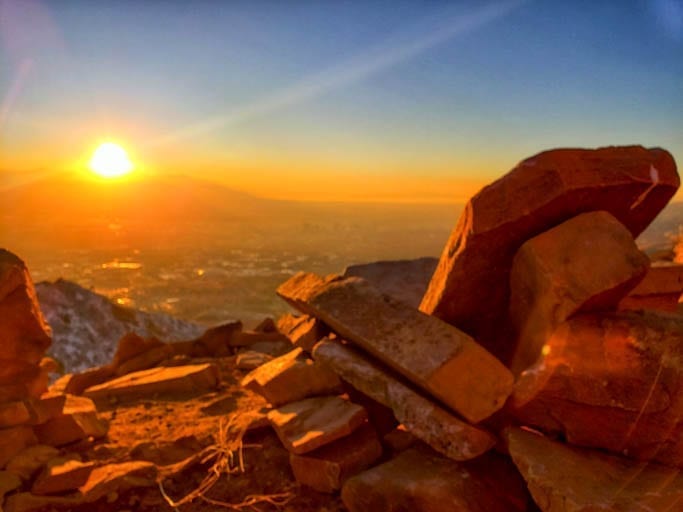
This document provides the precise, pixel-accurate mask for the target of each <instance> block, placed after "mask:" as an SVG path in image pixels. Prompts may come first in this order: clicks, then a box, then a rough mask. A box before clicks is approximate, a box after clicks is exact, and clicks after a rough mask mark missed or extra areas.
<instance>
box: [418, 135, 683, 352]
mask: <svg viewBox="0 0 683 512" xmlns="http://www.w3.org/2000/svg"><path fill="white" fill-rule="evenodd" d="M679 184H680V180H679V177H678V174H677V171H676V163H675V162H674V159H673V158H672V156H671V155H670V154H669V153H668V152H667V151H665V150H663V149H659V148H656V149H646V148H643V147H641V146H627V147H606V148H600V149H554V150H551V151H544V152H543V153H539V154H537V155H535V156H532V157H531V158H527V159H526V160H524V161H522V162H521V163H519V164H518V165H517V166H516V167H515V168H514V169H513V170H512V171H510V172H509V173H508V174H506V175H505V176H503V177H502V178H501V179H499V180H497V181H495V182H493V183H492V184H490V185H488V186H487V187H484V188H483V189H482V190H481V191H480V192H479V193H478V194H477V195H475V196H474V197H472V198H471V199H470V200H469V202H468V203H467V205H466V206H465V209H464V210H463V213H462V215H461V216H460V220H459V221H458V224H457V225H456V227H455V229H454V230H453V232H452V233H451V236H450V238H449V240H448V242H447V243H446V246H445V248H444V250H443V252H442V254H441V259H440V260H439V265H438V266H437V269H436V271H435V272H434V276H433V277H432V280H431V282H430V284H429V288H428V289H427V292H426V293H425V296H424V299H423V300H422V303H421V305H420V309H421V310H422V311H424V312H425V313H429V314H431V315H434V316H436V317H438V318H441V319H443V320H445V321H447V322H448V323H450V324H452V325H455V326H457V327H459V328H460V329H462V330H464V331H465V332H467V333H468V334H470V335H471V336H473V337H474V338H475V339H476V340H477V341H478V342H479V343H481V344H482V345H484V347H486V348H487V349H489V350H490V351H491V352H492V353H494V354H497V353H499V352H500V351H501V350H503V352H504V349H505V345H506V344H507V343H509V338H508V337H507V336H504V335H503V336H501V332H500V330H501V318H505V315H506V314H507V311H508V306H509V293H510V292H509V284H508V283H509V274H510V268H511V266H512V259H513V258H514V256H515V253H516V252H517V250H518V249H519V247H520V246H521V245H522V244H523V243H524V242H525V241H527V240H529V239H530V238H533V237H534V236H536V235H539V234H541V233H543V232H544V231H547V230H548V229H551V228H552V227H554V226H557V225H558V224H560V223H562V222H564V221H565V220H567V219H570V218H572V217H574V216H576V215H578V214H580V213H584V212H589V211H597V210H604V211H607V212H609V213H611V214H612V215H614V217H616V218H617V220H618V221H619V222H621V223H622V224H624V225H625V226H626V227H627V228H628V230H629V231H630V232H631V234H632V235H633V237H634V238H635V237H637V235H638V234H639V233H641V232H642V231H643V230H644V229H645V228H646V227H647V226H648V224H650V222H652V220H653V219H654V218H655V217H656V216H657V214H658V213H659V212H660V211H661V210H662V209H663V208H664V206H665V205H666V204H667V203H668V202H669V200H670V199H671V198H672V197H673V195H674V194H675V193H676V190H677V189H678V186H679Z"/></svg>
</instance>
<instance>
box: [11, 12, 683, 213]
mask: <svg viewBox="0 0 683 512" xmlns="http://www.w3.org/2000/svg"><path fill="white" fill-rule="evenodd" d="M104 140H114V141H116V142H118V143H119V144H121V145H122V146H123V147H124V148H125V149H126V150H127V151H128V153H129V156H130V158H131V160H132V161H133V163H134V165H135V167H136V172H137V173H140V175H145V174H154V173H157V174H164V173H169V174H187V175H190V176H196V177H200V178H202V179H209V180H214V181H217V182H220V183H222V184H225V185H227V186H229V187H232V188H235V189H239V190H244V191H247V192H250V193H253V194H256V195H260V196H266V197H275V198H287V199H304V200H311V199H319V200H354V201H356V200H383V201H394V200H395V201H461V200H464V199H466V198H467V197H468V196H469V195H471V194H472V193H474V192H476V190H477V189H478V188H479V187H481V186H482V185H483V184H485V183H487V182H489V181H491V180H492V179H495V178H496V177H498V176H500V175H502V174H503V173H505V172H506V171H508V170H509V169H510V168H512V167H513V166H514V165H515V163H516V162H518V161H519V160H521V159H522V158H524V157H527V156H530V155H532V154H534V153H536V152H539V151H541V150H543V149H549V148H552V147H558V146H586V147H596V146H601V145H610V144H643V145H646V146H662V147H664V148H667V149H668V150H669V151H671V152H672V153H673V155H674V157H675V158H676V160H677V162H678V165H679V168H680V167H681V163H682V162H683V1H681V0H615V1H600V0H598V1H595V0H593V1H588V0H586V1H581V0H577V1H566V0H563V1H553V0H547V1H543V0H537V1H533V0H528V1H507V0H504V1H494V2H484V1H476V2H462V1H457V2H436V1H421V2H406V1H387V2H382V1H338V2H337V1H335V2H318V1H304V0H300V1H272V2H266V1H245V2H239V1H220V2H219V1H177V2H172V1H123V0H121V1H111V2H106V1H89V0H83V1H77V0H72V1H66V0H64V1H54V2H47V1H45V2H40V1H35V0H22V1H19V0H0V173H2V174H0V187H1V186H5V187H6V186H11V185H13V184H15V183H19V182H23V181H26V180H30V179H37V178H40V177H42V176H44V175H46V174H49V173H53V172H61V171H65V170H80V169H83V168H84V166H85V162H86V161H87V160H88V158H89V157H90V154H91V153H92V152H93V150H94V149H95V148H96V147H97V145H98V143H100V142H102V141H104ZM678 197H679V198H681V195H680V194H679V196H678Z"/></svg>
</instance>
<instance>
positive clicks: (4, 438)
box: [0, 425, 38, 469]
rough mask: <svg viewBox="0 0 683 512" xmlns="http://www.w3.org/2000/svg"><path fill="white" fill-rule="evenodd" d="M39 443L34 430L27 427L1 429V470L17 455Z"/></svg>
mask: <svg viewBox="0 0 683 512" xmlns="http://www.w3.org/2000/svg"><path fill="white" fill-rule="evenodd" d="M37 443H38V440H37V439H36V436H35V434H34V433H33V429H32V428H31V427H28V426H26V425H20V426H16V427H9V428H3V429H0V469H2V468H4V467H5V465H6V464H7V463H8V462H9V461H10V460H11V459H12V458H13V457H14V456H15V455H17V454H18V453H20V452H22V451H23V450H25V449H26V448H28V447H29V446H33V445H34V444H37Z"/></svg>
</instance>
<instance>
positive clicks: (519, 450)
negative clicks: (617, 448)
mask: <svg viewBox="0 0 683 512" xmlns="http://www.w3.org/2000/svg"><path fill="white" fill-rule="evenodd" d="M505 437H506V439H507V442H508V447H509V450H510V455H511V457H512V460H513V461H514V463H515V464H516V465H517V467H518V468H519V471H520V472H521V473H522V476H523V477H524V479H525V480H526V481H527V484H528V486H529V490H530V491H531V494H532V496H533V498H534V500H535V501H536V504H537V505H538V507H539V508H540V509H541V511H542V512H594V511H598V510H599V511H605V512H622V511H629V512H673V511H674V510H681V505H683V474H681V472H680V471H679V470H677V469H673V468H668V467H665V466H659V465H657V464H639V463H634V462H633V461H629V460H627V459H621V458H619V457H614V456H610V455H606V454H604V453H601V452H598V451H592V450H585V449H580V448H573V447H570V446H567V445H563V444H560V443H557V442H554V441H551V440H549V439H547V438H545V437H543V436H540V435H538V434H534V433H531V432H528V431H524V430H521V429H516V428H514V429H509V430H507V431H506V434H505Z"/></svg>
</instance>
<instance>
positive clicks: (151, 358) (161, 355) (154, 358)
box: [116, 344, 173, 376]
mask: <svg viewBox="0 0 683 512" xmlns="http://www.w3.org/2000/svg"><path fill="white" fill-rule="evenodd" d="M172 356H173V349H172V348H171V347H170V345H167V344H163V345H158V346H156V347H153V348H150V349H149V350H147V351H146V352H143V353H142V354H138V355H136V356H135V357H132V358H130V359H128V360H126V361H124V362H123V363H121V364H119V365H118V367H117V368H116V375H117V376H121V375H126V374H127V373H133V372H138V371H140V370H147V369H148V368H152V367H154V366H156V365H157V364H159V363H160V362H161V361H164V360H165V359H168V358H169V357H172Z"/></svg>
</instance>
